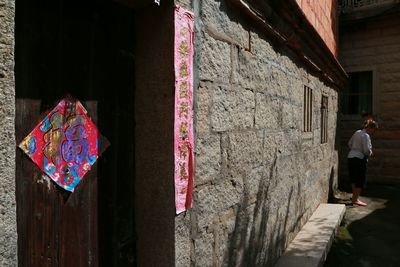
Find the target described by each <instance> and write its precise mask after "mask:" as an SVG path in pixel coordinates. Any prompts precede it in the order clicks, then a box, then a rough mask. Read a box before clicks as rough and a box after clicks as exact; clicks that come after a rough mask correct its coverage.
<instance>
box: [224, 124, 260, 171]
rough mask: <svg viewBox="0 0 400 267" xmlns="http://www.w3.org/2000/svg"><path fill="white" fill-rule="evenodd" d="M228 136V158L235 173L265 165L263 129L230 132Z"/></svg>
mask: <svg viewBox="0 0 400 267" xmlns="http://www.w3.org/2000/svg"><path fill="white" fill-rule="evenodd" d="M228 136H229V147H228V160H229V164H230V168H231V169H232V170H233V172H234V173H248V172H250V171H251V170H252V169H253V168H255V167H259V166H262V165H263V162H264V160H263V142H264V141H263V140H264V133H263V132H262V131H245V132H238V133H230V134H229V135H228Z"/></svg>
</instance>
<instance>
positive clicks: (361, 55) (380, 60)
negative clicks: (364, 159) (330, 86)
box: [340, 14, 400, 184]
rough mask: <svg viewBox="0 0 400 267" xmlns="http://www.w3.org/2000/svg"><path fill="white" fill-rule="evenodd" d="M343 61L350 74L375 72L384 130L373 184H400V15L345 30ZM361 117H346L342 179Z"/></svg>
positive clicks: (376, 141) (371, 169) (373, 162)
mask: <svg viewBox="0 0 400 267" xmlns="http://www.w3.org/2000/svg"><path fill="white" fill-rule="evenodd" d="M340 39H341V41H340V60H341V63H342V65H343V67H344V68H345V69H346V71H348V72H353V71H373V79H374V81H373V110H372V112H373V114H374V117H375V118H376V119H377V120H378V121H379V122H380V129H379V131H378V132H376V134H375V135H374V136H373V137H372V145H373V148H374V152H375V157H374V158H371V159H370V161H369V166H368V174H369V181H371V182H380V183H396V184H399V183H400V177H399V173H400V166H399V162H400V111H399V108H400V104H399V100H400V90H399V86H400V63H399V62H400V16H399V15H398V14H397V15H396V14H394V15H392V16H387V17H382V18H380V19H376V20H371V21H369V22H361V23H360V24H354V25H347V26H345V27H343V28H342V29H341V38H340ZM362 120H363V118H361V116H352V117H349V116H343V118H342V120H341V124H340V136H341V140H342V141H341V143H342V149H341V159H342V164H341V166H342V167H343V168H342V170H341V176H342V177H343V179H345V180H347V179H348V176H347V160H346V158H347V153H348V148H347V141H348V139H349V138H350V137H351V135H352V133H353V132H354V131H355V130H356V129H359V128H360V127H361V126H362Z"/></svg>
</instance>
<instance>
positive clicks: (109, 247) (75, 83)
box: [15, 0, 137, 267]
mask: <svg viewBox="0 0 400 267" xmlns="http://www.w3.org/2000/svg"><path fill="white" fill-rule="evenodd" d="M135 31H136V26H135V10H134V9H132V8H129V7H127V6H124V5H121V4H118V3H117V2H114V1H111V0H98V1H95V0H85V1H82V0H68V1H64V0H55V1H54V0H51V1H50V0H44V1H29V0H17V1H16V37H15V38H16V49H15V51H16V54H15V62H16V65H15V74H16V135H17V136H16V137H17V142H20V141H21V140H22V139H23V138H24V137H25V136H26V135H27V134H28V133H29V132H30V131H31V130H32V129H33V127H34V126H35V125H36V124H37V123H38V122H39V121H40V120H41V119H43V117H44V116H45V115H46V114H47V112H48V111H50V110H51V109H52V108H53V107H54V106H55V105H56V104H57V103H58V101H60V100H61V99H62V98H64V97H65V96H66V95H67V94H70V95H72V96H73V97H74V98H76V99H78V100H80V101H81V102H82V103H83V105H84V106H85V107H86V109H87V110H88V113H89V115H90V116H91V117H92V119H93V120H94V121H95V124H96V125H97V127H98V129H99V131H100V132H101V133H102V135H104V136H105V137H106V138H107V139H108V141H109V143H110V144H111V145H110V146H109V147H108V148H107V149H106V150H105V152H104V153H103V154H102V155H100V157H99V159H98V162H97V163H96V165H95V166H94V168H93V169H92V170H90V171H89V172H88V174H86V175H85V177H84V178H83V180H82V181H81V183H80V184H79V185H78V187H77V188H76V190H75V192H73V193H68V192H66V191H63V189H60V188H59V187H58V186H57V185H56V184H55V183H53V182H50V181H49V180H46V178H45V177H43V175H42V173H41V171H40V170H39V168H38V167H37V166H35V165H34V164H33V162H31V161H30V160H29V159H28V158H27V157H26V156H25V155H23V153H22V151H19V150H18V151H17V174H16V188H17V193H16V194H17V221H18V249H19V251H18V258H19V266H29V267H33V266H40V267H42V266H99V265H100V266H136V239H137V237H136V233H135V208H134V207H135V197H134V195H135V138H134V136H135V116H134V110H135V87H136V85H135V84H136V83H135V46H136V40H135V38H136V33H135Z"/></svg>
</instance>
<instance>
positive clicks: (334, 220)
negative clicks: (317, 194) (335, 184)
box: [275, 204, 346, 267]
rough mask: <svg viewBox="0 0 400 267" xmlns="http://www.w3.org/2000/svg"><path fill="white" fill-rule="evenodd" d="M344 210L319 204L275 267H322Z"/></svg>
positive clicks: (330, 205) (331, 205)
mask: <svg viewBox="0 0 400 267" xmlns="http://www.w3.org/2000/svg"><path fill="white" fill-rule="evenodd" d="M345 210H346V207H345V205H344V204H320V205H319V206H318V208H317V209H316V210H315V212H314V213H313V215H312V216H311V218H310V219H309V220H308V221H307V223H306V224H305V225H304V226H303V228H302V229H301V230H300V232H299V233H298V234H297V235H296V237H295V238H294V240H293V241H292V242H291V243H290V244H289V246H288V248H287V249H286V251H285V252H284V254H283V255H282V256H281V257H280V258H279V260H278V262H277V264H276V265H275V267H292V266H293V267H295V266H296V267H298V266H301V267H319V266H322V265H323V263H324V262H325V259H326V255H327V254H328V251H329V249H330V248H331V245H332V242H333V239H334V237H335V235H336V232H337V230H338V228H339V226H340V222H341V221H342V219H343V216H344V212H345Z"/></svg>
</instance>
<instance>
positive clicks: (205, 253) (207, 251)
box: [189, 234, 215, 267]
mask: <svg viewBox="0 0 400 267" xmlns="http://www.w3.org/2000/svg"><path fill="white" fill-rule="evenodd" d="M214 243H215V241H214V235H213V234H204V235H202V236H199V237H198V238H196V239H195V240H194V247H195V261H194V266H196V267H212V266H213V262H214ZM189 266H190V265H189Z"/></svg>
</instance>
